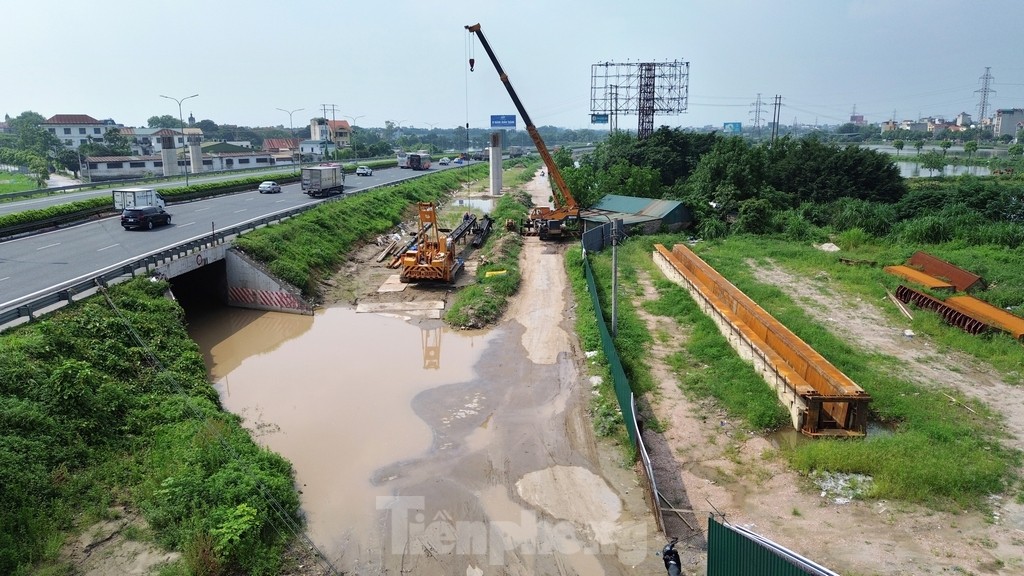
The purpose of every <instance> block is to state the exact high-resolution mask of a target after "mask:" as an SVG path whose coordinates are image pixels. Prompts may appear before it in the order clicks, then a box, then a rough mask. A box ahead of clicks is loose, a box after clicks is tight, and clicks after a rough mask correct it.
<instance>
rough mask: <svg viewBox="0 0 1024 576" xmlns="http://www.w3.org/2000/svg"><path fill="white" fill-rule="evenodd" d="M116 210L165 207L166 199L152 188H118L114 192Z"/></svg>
mask: <svg viewBox="0 0 1024 576" xmlns="http://www.w3.org/2000/svg"><path fill="white" fill-rule="evenodd" d="M113 196H114V209H115V210H126V209H128V208H142V207H143V206H159V207H161V208H163V207H164V206H165V203H164V197H163V196H161V195H160V193H159V192H157V191H156V190H153V189H152V188H118V189H117V190H114V191H113Z"/></svg>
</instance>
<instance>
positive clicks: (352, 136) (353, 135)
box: [342, 114, 366, 163]
mask: <svg viewBox="0 0 1024 576" xmlns="http://www.w3.org/2000/svg"><path fill="white" fill-rule="evenodd" d="M342 117H343V118H348V119H349V121H351V122H352V124H351V125H350V126H349V129H350V130H351V132H350V133H349V134H350V136H349V138H350V139H351V141H352V151H353V152H354V153H355V155H356V161H357V162H356V163H358V160H359V148H357V147H356V120H359V119H360V118H365V117H366V114H360V115H359V116H346V115H344V114H342Z"/></svg>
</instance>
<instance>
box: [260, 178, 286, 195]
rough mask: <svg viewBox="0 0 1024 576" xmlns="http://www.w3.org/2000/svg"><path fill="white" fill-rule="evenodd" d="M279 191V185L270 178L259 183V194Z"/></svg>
mask: <svg viewBox="0 0 1024 576" xmlns="http://www.w3.org/2000/svg"><path fill="white" fill-rule="evenodd" d="M280 191H281V185H280V184H278V183H277V182H274V181H272V180H267V181H266V182H264V183H262V184H260V194H277V193H278V192H280Z"/></svg>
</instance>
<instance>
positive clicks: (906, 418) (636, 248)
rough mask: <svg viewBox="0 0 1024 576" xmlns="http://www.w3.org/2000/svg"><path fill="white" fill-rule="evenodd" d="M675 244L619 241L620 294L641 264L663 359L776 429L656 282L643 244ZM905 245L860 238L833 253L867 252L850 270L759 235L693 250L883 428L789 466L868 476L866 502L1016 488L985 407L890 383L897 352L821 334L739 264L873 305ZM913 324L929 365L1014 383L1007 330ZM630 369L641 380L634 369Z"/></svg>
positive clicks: (1007, 258)
mask: <svg viewBox="0 0 1024 576" xmlns="http://www.w3.org/2000/svg"><path fill="white" fill-rule="evenodd" d="M682 240H683V238H682V237H679V236H669V235H666V236H661V237H636V238H631V239H630V240H629V241H628V242H627V243H626V244H625V245H623V246H622V247H620V249H619V264H620V267H622V269H621V270H620V279H622V278H625V279H626V282H625V284H626V286H627V288H626V289H625V293H626V294H630V290H631V289H630V288H629V285H630V283H631V280H630V278H632V277H634V276H635V275H636V273H637V271H638V270H641V269H646V270H648V271H650V272H651V273H652V277H653V278H657V280H656V287H657V288H658V292H659V298H658V299H657V300H656V301H654V302H651V303H649V304H647V305H646V306H647V309H648V311H650V312H652V313H654V314H658V315H662V316H667V317H671V318H674V319H675V320H676V321H677V322H679V324H680V325H681V326H682V333H683V336H682V337H680V338H679V339H678V341H677V342H674V343H672V345H674V347H675V349H674V350H673V352H672V353H671V355H670V357H669V363H670V365H671V367H672V369H673V370H674V371H675V373H676V375H677V377H678V378H679V379H680V382H681V383H682V384H681V385H682V387H683V389H684V390H685V391H686V393H688V394H692V395H695V396H698V397H710V398H714V399H715V400H716V401H717V402H718V403H720V404H721V405H722V406H724V407H725V408H726V409H727V410H728V411H729V412H730V414H731V415H732V416H733V417H734V418H739V419H742V420H743V421H744V422H745V423H746V426H747V427H749V428H750V429H753V430H764V429H771V428H775V427H780V426H787V425H788V417H787V416H786V414H785V412H784V411H783V410H782V409H781V407H779V406H778V403H777V401H776V400H775V394H774V392H772V391H771V390H770V388H769V387H768V385H767V384H765V383H764V382H763V381H762V380H761V378H760V377H759V376H757V375H756V374H755V373H754V372H753V369H752V368H751V367H750V366H749V364H747V363H746V362H743V361H741V360H740V359H739V357H738V356H737V354H736V353H735V352H734V351H733V350H732V348H731V347H730V346H729V345H728V344H727V343H726V342H725V340H724V338H722V336H721V335H720V334H719V332H718V330H717V327H716V326H715V325H714V324H713V323H712V322H711V321H710V319H708V318H707V317H706V316H704V315H703V314H702V313H701V312H700V311H699V309H698V308H697V307H696V305H695V304H694V303H693V302H692V299H691V298H690V296H689V294H687V293H686V292H685V291H683V290H682V289H681V288H679V287H677V286H676V285H674V284H672V283H670V282H668V281H667V280H663V279H660V278H661V276H662V275H661V273H660V272H659V271H657V270H656V269H654V268H653V264H652V263H651V262H650V260H651V256H650V255H651V251H652V247H653V244H655V243H657V242H660V243H663V244H665V245H667V246H671V245H672V244H674V243H676V242H681V241H682ZM916 249H918V248H917V247H908V246H898V245H896V246H894V245H886V246H879V245H871V244H862V245H861V246H860V247H859V248H858V249H857V250H855V251H853V252H852V253H843V256H844V257H848V258H860V259H870V260H876V261H878V263H879V265H878V266H875V267H867V266H861V267H858V266H847V265H844V264H841V263H839V261H838V257H837V256H836V254H834V253H825V252H821V251H819V250H816V249H814V248H812V247H810V246H800V245H798V244H793V243H788V242H782V241H774V240H770V239H766V238H763V237H758V238H753V237H734V238H730V239H728V240H726V241H721V242H705V243H699V244H698V245H697V246H696V247H695V250H696V251H697V252H698V253H699V255H700V256H701V257H702V258H704V259H705V260H706V261H707V262H708V263H709V264H711V265H712V266H714V267H715V268H716V269H717V270H718V271H719V272H720V273H722V274H723V275H724V276H725V277H726V278H727V279H728V280H729V281H730V282H732V283H733V284H735V285H736V286H737V287H738V288H740V289H741V290H743V291H744V292H745V293H747V294H748V295H749V296H750V297H751V298H752V299H754V301H756V302H757V303H758V304H759V305H760V306H762V307H763V308H765V309H766V310H767V311H768V312H769V313H770V314H772V315H773V316H775V318H777V319H778V320H780V321H781V322H782V323H783V324H785V325H786V326H787V327H788V328H789V329H790V330H792V331H793V332H794V333H796V334H797V335H798V336H799V337H801V338H802V339H803V340H804V341H806V342H807V343H808V344H810V345H811V346H812V347H814V348H815V349H816V350H818V351H819V352H820V353H821V354H822V355H823V356H824V357H825V358H826V359H828V360H829V361H830V362H831V363H833V364H834V365H835V366H836V367H838V368H839V369H840V370H842V371H843V372H844V373H846V374H847V375H849V376H850V377H851V378H852V379H853V380H854V381H855V382H857V383H858V384H859V385H860V386H861V387H862V388H864V389H865V390H866V391H867V392H868V393H869V394H870V395H871V397H872V402H871V413H872V418H873V419H875V420H880V421H883V422H887V423H889V424H890V425H891V426H892V427H893V428H894V429H895V433H894V434H891V435H878V436H869V437H868V438H867V439H865V440H861V441H849V440H846V441H829V440H818V441H815V442H808V443H801V444H800V445H799V446H797V447H796V448H794V449H791V450H786V451H784V452H783V454H782V455H783V456H784V457H785V458H787V459H788V461H789V462H790V464H791V465H792V466H793V467H794V468H796V469H798V470H801V471H805V472H811V471H816V470H823V471H833V472H848V473H860V474H867V475H870V476H872V478H873V479H874V483H873V488H872V492H871V493H870V495H869V496H870V497H874V498H885V499H893V500H903V501H911V502H921V503H926V504H929V505H932V506H935V507H983V506H985V498H986V497H987V496H988V495H989V494H992V493H1001V492H1003V491H1006V490H1010V491H1011V492H1013V491H1015V490H1018V489H1019V488H1018V487H1017V486H1018V484H1019V479H1018V469H1019V466H1020V465H1021V454H1020V453H1019V452H1018V451H1016V450H1011V449H1007V448H1005V447H1003V446H1002V445H1001V443H1000V439H1001V438H1002V437H1003V435H1004V432H1003V431H1002V428H1001V424H1000V422H999V419H998V416H997V415H996V414H995V413H994V412H992V411H991V410H990V409H988V408H987V407H985V406H981V405H980V404H978V403H976V402H971V401H967V400H964V399H963V398H959V399H960V400H961V401H963V402H965V404H966V405H968V406H970V407H971V408H972V409H973V410H974V411H975V413H971V412H970V411H967V410H965V409H964V408H963V407H962V406H961V405H956V404H953V403H951V402H950V401H949V399H948V397H946V396H945V395H944V394H943V392H945V393H949V394H951V395H954V396H957V394H956V393H954V392H951V391H948V390H935V389H931V388H929V387H926V386H922V385H920V384H917V383H915V382H911V381H907V380H905V379H901V378H900V377H898V376H897V374H899V371H898V370H897V368H898V363H899V361H898V360H896V359H893V358H890V357H886V356H880V355H877V354H873V353H870V352H866V351H864V350H861V349H858V348H855V347H854V346H853V345H851V344H849V343H847V342H846V341H844V340H843V338H842V335H841V334H835V333H833V332H832V331H830V329H829V328H828V327H827V326H824V325H822V323H821V322H819V321H817V320H815V319H814V318H812V317H811V316H810V315H808V314H807V313H806V312H805V311H804V309H803V306H802V305H801V303H799V302H795V301H794V300H793V299H792V298H791V297H790V296H789V295H788V294H787V293H786V292H785V291H784V289H780V288H777V287H775V286H773V285H768V284H764V283H761V282H759V281H758V279H757V277H756V276H755V274H754V273H753V272H752V270H751V268H750V267H749V265H748V260H752V261H755V262H758V263H761V264H764V263H766V262H768V261H769V260H771V261H772V262H774V263H775V264H777V265H779V266H782V267H783V268H784V269H786V270H788V271H789V272H791V273H795V274H797V275H798V276H799V277H800V278H801V279H803V281H806V282H812V281H813V279H814V278H819V279H821V278H827V282H828V284H829V286H830V287H831V288H832V289H833V290H837V291H838V292H839V293H840V294H843V295H845V297H847V298H857V297H861V298H864V299H867V300H869V301H872V302H881V301H883V300H884V299H885V294H884V290H883V288H882V286H883V285H887V286H891V285H892V284H893V282H894V280H893V279H892V278H888V274H885V273H884V272H882V271H881V264H883V263H884V264H890V263H897V262H902V261H903V260H905V259H906V258H907V257H908V256H909V255H910V254H912V253H913V251H914V250H916ZM927 251H928V252H930V253H932V254H935V255H937V256H939V257H942V258H946V259H948V260H950V261H952V262H954V263H959V264H960V265H962V266H965V267H966V268H969V269H972V270H985V271H986V274H987V276H986V277H987V278H988V277H991V278H998V279H999V280H998V282H1000V283H1002V282H1005V283H1010V282H1016V281H1017V276H1018V275H1019V274H1020V273H1021V272H1020V270H1021V269H1022V268H1024V267H1021V266H1019V264H1020V263H1021V262H1019V259H1021V258H1022V257H1021V256H1020V255H1016V254H1012V255H1011V254H1006V252H1005V251H1000V250H989V249H986V248H980V249H969V248H965V247H960V246H936V247H928V248H927ZM606 252H607V251H606ZM609 258H610V256H609V255H608V254H606V253H602V254H601V255H599V256H597V257H595V260H596V261H597V262H599V263H600V262H601V261H602V260H605V259H609ZM968 264H969V265H968ZM1007 267H1008V268H1011V269H1009V270H1007V269H1005V268H1007ZM606 276H607V274H604V273H601V274H599V277H606ZM607 283H610V281H609V282H606V284H607ZM621 296H622V295H621V294H620V300H619V302H620V315H619V318H620V333H622V332H623V331H625V332H626V333H627V334H628V333H629V332H630V330H631V328H630V327H629V325H630V324H631V323H632V322H633V320H632V319H631V317H630V316H629V314H625V315H623V314H622V312H621V311H622V310H623V306H622V301H623V299H622V298H621ZM627 299H628V298H627ZM603 301H604V302H608V299H606V298H603ZM884 302H887V300H884ZM606 306H607V304H606ZM882 309H883V310H885V311H886V313H888V314H892V315H893V318H894V320H898V318H902V316H899V317H897V316H896V314H897V313H896V312H893V311H891V310H889V309H887V308H885V307H884V306H883V307H882ZM623 323H625V326H624V325H623ZM913 330H914V331H915V332H919V333H924V334H929V336H930V337H932V338H934V340H935V341H936V343H937V344H938V347H939V349H938V350H937V358H936V361H940V358H941V353H942V350H945V349H949V350H954V349H955V350H963V351H965V352H966V353H968V354H971V355H974V356H975V357H977V358H978V359H980V360H985V361H987V362H990V363H991V364H993V365H994V366H995V367H996V368H997V369H998V370H1000V371H1001V372H1003V373H1004V374H1007V375H1008V376H1009V378H1010V380H1011V381H1012V382H1018V383H1019V382H1020V374H1021V371H1022V370H1021V369H1022V366H1024V364H1022V362H1024V348H1022V347H1021V345H1020V343H1019V342H1016V341H1014V340H1013V339H1012V338H1010V337H1007V336H999V335H996V336H990V337H982V338H979V337H975V336H970V335H966V334H965V333H963V332H961V331H959V330H958V329H955V328H952V327H949V326H946V325H945V324H943V323H941V322H939V321H938V320H936V319H935V318H934V315H931V314H927V313H924V312H921V313H918V314H917V315H916V319H915V321H914V323H913ZM623 351H624V353H623V356H624V362H625V359H626V358H629V359H630V360H629V363H630V365H632V366H643V365H644V363H645V361H646V360H648V357H647V356H646V351H645V349H644V347H643V346H642V345H638V343H637V342H631V343H628V344H626V345H625V346H623ZM635 377H637V378H638V379H639V380H640V381H641V382H642V381H643V375H642V373H641V372H640V371H639V370H638V371H637V372H636V376H635Z"/></svg>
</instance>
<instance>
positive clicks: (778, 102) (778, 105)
mask: <svg viewBox="0 0 1024 576" xmlns="http://www.w3.org/2000/svg"><path fill="white" fill-rule="evenodd" d="M781 121H782V96H779V95H778V94H776V95H775V112H774V113H773V114H772V145H774V144H775V139H776V138H778V137H779V122H781Z"/></svg>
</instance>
